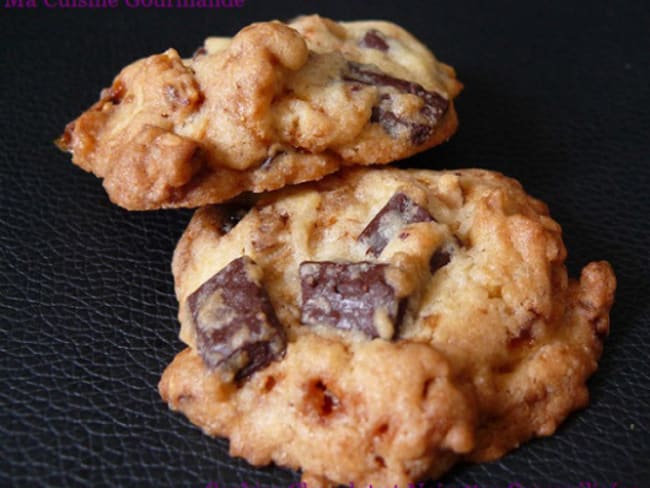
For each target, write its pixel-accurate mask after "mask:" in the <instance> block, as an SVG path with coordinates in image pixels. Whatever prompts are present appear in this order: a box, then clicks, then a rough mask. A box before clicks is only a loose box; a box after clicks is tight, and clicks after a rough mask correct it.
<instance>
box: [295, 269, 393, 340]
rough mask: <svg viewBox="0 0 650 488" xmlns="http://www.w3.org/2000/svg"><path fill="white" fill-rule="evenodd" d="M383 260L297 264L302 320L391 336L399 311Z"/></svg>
mask: <svg viewBox="0 0 650 488" xmlns="http://www.w3.org/2000/svg"><path fill="white" fill-rule="evenodd" d="M387 268H388V265H386V264H376V263H370V262H365V261H364V262H360V263H333V262H330V261H323V262H315V261H306V262H303V263H301V264H300V284H301V287H302V315H301V320H302V323H303V324H307V325H318V324H324V325H329V326H331V327H336V328H337V329H342V330H358V331H361V332H363V333H364V334H366V335H367V336H369V337H371V338H375V337H382V338H384V339H391V338H392V337H393V336H394V335H395V330H396V328H397V326H398V325H399V324H398V318H399V315H400V303H399V300H398V299H397V297H396V296H395V290H394V289H393V287H392V286H390V285H389V284H388V283H387V282H386V269H387Z"/></svg>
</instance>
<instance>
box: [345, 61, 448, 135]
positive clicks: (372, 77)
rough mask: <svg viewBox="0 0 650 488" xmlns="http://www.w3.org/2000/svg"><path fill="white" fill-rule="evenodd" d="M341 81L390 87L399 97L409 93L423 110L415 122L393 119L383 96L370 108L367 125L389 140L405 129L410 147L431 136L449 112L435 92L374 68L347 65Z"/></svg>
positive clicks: (385, 95)
mask: <svg viewBox="0 0 650 488" xmlns="http://www.w3.org/2000/svg"><path fill="white" fill-rule="evenodd" d="M342 76H343V80H345V81H353V82H356V83H361V84H364V85H374V86H378V87H381V86H390V87H393V88H395V89H396V90H397V91H399V92H400V93H410V94H411V95H416V96H418V97H420V98H421V99H422V100H423V102H424V106H423V107H422V108H421V109H420V111H419V114H418V115H419V116H418V118H417V119H418V120H408V119H404V118H401V117H399V116H397V115H396V114H395V113H394V112H393V111H392V110H391V107H392V99H391V96H390V95H388V94H383V95H382V96H381V97H380V99H379V105H377V106H375V107H373V110H372V117H371V119H370V120H371V122H376V123H378V124H380V125H381V126H382V127H383V128H384V130H386V132H388V133H389V134H391V135H392V136H396V135H397V128H398V127H400V126H403V127H406V128H407V129H408V130H409V131H410V137H411V144H413V145H415V146H419V145H420V144H423V143H424V142H426V140H427V139H428V138H429V137H430V136H431V133H432V132H433V129H434V127H435V126H436V125H437V124H438V122H439V121H440V119H441V118H442V116H443V115H444V114H445V113H446V112H447V110H448V108H449V100H447V99H446V98H444V97H443V96H442V95H440V94H439V93H437V92H430V91H427V90H425V89H424V87H423V86H422V85H419V84H418V83H414V82H411V81H407V80H402V79H399V78H394V77H392V76H390V75H388V74H386V73H383V72H381V71H376V68H374V69H373V68H372V67H371V66H364V65H362V64H359V63H353V62H350V63H348V65H347V70H346V71H345V72H344V73H343V75H342Z"/></svg>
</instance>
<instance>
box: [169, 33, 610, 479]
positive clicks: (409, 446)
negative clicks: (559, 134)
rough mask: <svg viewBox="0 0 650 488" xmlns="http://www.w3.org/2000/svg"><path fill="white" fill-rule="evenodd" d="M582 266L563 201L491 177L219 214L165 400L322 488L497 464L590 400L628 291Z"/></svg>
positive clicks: (192, 237)
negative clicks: (554, 213)
mask: <svg viewBox="0 0 650 488" xmlns="http://www.w3.org/2000/svg"><path fill="white" fill-rule="evenodd" d="M366 31H367V32H370V34H367V33H364V35H363V36H360V40H359V42H360V43H361V44H364V45H366V46H369V47H368V49H373V50H375V51H377V52H379V53H383V52H384V49H385V46H384V44H386V45H388V46H389V49H390V48H391V46H392V41H391V38H390V37H386V38H385V37H384V36H383V35H380V34H379V33H377V32H374V31H372V30H371V29H367V30H366ZM366 31H364V32H366ZM379 32H383V31H379ZM565 257H566V251H565V248H564V245H563V243H562V239H561V228H560V226H559V225H558V224H557V223H556V222H555V221H554V220H552V219H551V217H550V216H549V213H548V209H547V208H546V206H545V205H544V204H543V203H542V202H540V201H539V200H536V199H534V198H532V197H530V196H528V195H527V194H526V193H525V192H524V191H523V189H522V188H521V186H520V185H519V184H518V183H517V182H516V181H514V180H512V179H509V178H506V177H504V176H502V175H500V174H497V173H492V172H488V171H482V170H463V171H455V172H434V171H424V170H410V171H405V170H397V169H392V168H384V169H372V170H371V169H365V170H359V169H347V170H344V171H341V172H340V173H337V174H336V175H330V176H328V177H326V178H324V179H322V180H321V181H319V182H315V183H305V184H303V185H299V186H297V187H291V188H285V189H283V190H280V191H278V192H275V193H271V194H267V195H263V196H261V197H259V199H258V200H257V202H256V203H255V204H254V205H253V206H252V207H251V208H250V209H248V210H245V209H244V210H242V208H240V207H234V206H232V205H231V206H211V207H206V208H202V209H200V210H198V211H197V212H196V214H195V216H194V218H193V219H192V221H191V223H190V224H189V227H188V229H187V230H186V232H185V234H184V235H183V237H182V239H181V241H180V243H179V245H178V247H177V249H176V252H175V255H174V261H173V272H174V277H175V287H176V293H177V296H178V300H179V303H180V311H179V318H180V322H181V332H180V337H181V339H182V340H183V341H184V342H185V343H186V344H187V346H188V347H187V348H186V349H185V350H184V351H183V352H181V353H180V354H178V356H177V357H176V358H175V359H174V360H173V362H172V363H171V364H170V365H169V366H168V368H167V369H166V371H165V373H164V374H163V377H162V379H161V381H160V385H159V389H160V394H161V396H162V398H163V399H164V401H165V402H167V403H168V404H169V406H170V407H171V408H172V409H174V410H179V411H181V412H183V413H184V414H185V415H187V417H188V418H189V419H190V420H191V421H192V422H193V423H195V424H196V425H198V426H199V427H201V428H202V429H203V431H205V432H206V433H207V434H210V435H215V436H225V437H228V438H229V439H230V451H231V454H232V455H234V456H241V457H244V458H245V459H247V460H248V461H249V462H250V463H252V464H255V465H263V464H267V463H270V462H275V463H276V464H278V465H283V466H288V467H292V468H294V469H300V470H302V473H303V480H304V481H306V482H307V483H309V484H310V486H311V485H314V486H331V485H337V484H349V483H350V482H351V481H354V482H355V484H356V485H357V486H367V485H369V484H373V485H374V486H393V485H397V486H407V484H408V483H409V482H413V481H416V480H420V479H426V478H430V477H437V476H439V475H441V474H442V473H443V472H444V471H445V470H447V469H448V468H449V467H450V466H451V465H452V464H453V463H455V462H456V461H458V460H463V459H464V460H471V461H483V460H491V459H495V458H498V457H499V456H501V455H503V454H504V453H506V452H507V451H509V450H511V449H514V448H516V447H518V446H519V445H520V444H521V443H522V442H524V441H526V440H527V439H529V438H531V437H535V436H546V435H550V434H552V433H553V432H554V431H555V429H556V428H557V426H558V425H559V423H560V422H562V420H563V419H564V418H566V416H567V415H568V414H569V413H570V412H571V411H573V410H575V409H578V408H581V407H584V406H585V405H586V404H587V402H588V391H587V388H586V386H585V382H586V380H587V379H588V378H589V376H590V375H591V374H592V373H593V372H594V370H595V369H596V367H597V363H596V361H597V359H598V358H599V356H600V353H601V348H602V339H603V337H604V336H605V335H606V334H607V332H608V330H609V310H610V307H611V305H612V302H613V296H614V290H615V286H616V281H615V277H614V274H613V272H612V269H611V267H610V265H609V264H608V263H606V262H604V261H601V262H593V263H590V264H588V265H587V266H586V267H585V268H584V269H583V270H582V273H581V276H580V278H579V280H570V279H569V278H568V277H567V271H566V268H565V266H564V260H565ZM242 294H243V295H246V296H249V297H250V299H249V300H246V301H245V304H244V302H243V301H242V300H241V297H242V296H243V295H242ZM215 331H217V332H218V333H213V332H215ZM244 353H245V354H244ZM233 355H234V356H235V357H236V360H229V359H228V358H230V357H231V356H233Z"/></svg>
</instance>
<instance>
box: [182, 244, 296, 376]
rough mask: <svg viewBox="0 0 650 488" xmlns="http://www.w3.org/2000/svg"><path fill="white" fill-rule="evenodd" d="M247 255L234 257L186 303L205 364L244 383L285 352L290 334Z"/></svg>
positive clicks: (256, 269) (199, 351) (253, 263)
mask: <svg viewBox="0 0 650 488" xmlns="http://www.w3.org/2000/svg"><path fill="white" fill-rule="evenodd" d="M259 272H260V270H259V267H258V266H257V264H255V262H254V261H253V260H252V259H250V258H249V257H247V256H244V257H241V258H238V259H235V260H234V261H231V262H230V263H229V264H228V265H227V266H226V267H225V268H223V269H222V270H221V271H219V272H218V273H217V274H215V275H214V276H213V277H212V278H210V279H209V280H208V281H206V282H205V283H203V284H202V285H201V286H200V287H199V288H198V289H197V290H196V291H195V292H194V293H192V294H191V295H190V296H189V297H188V299H187V303H188V305H189V308H190V313H191V314H192V320H193V322H194V327H195V331H196V347H197V350H198V353H199V355H200V356H201V358H203V362H204V363H205V364H206V366H207V367H208V368H210V369H217V368H219V370H220V371H221V373H222V376H223V377H224V378H225V379H226V380H228V381H232V380H234V381H237V382H239V381H242V380H243V379H245V378H246V377H248V376H250V375H251V374H253V373H254V372H255V371H258V370H260V369H262V368H264V367H266V366H267V365H268V364H269V363H270V362H271V361H273V360H275V359H277V358H278V357H280V356H282V355H283V354H284V350H285V348H286V337H285V334H284V331H283V329H282V326H281V325H280V323H279V321H278V319H277V318H276V316H275V311H274V310H273V306H272V305H271V302H270V300H269V297H268V295H267V293H266V290H264V288H262V286H261V285H260V284H259V282H258V279H257V278H256V277H255V276H254V275H255V274H256V273H259Z"/></svg>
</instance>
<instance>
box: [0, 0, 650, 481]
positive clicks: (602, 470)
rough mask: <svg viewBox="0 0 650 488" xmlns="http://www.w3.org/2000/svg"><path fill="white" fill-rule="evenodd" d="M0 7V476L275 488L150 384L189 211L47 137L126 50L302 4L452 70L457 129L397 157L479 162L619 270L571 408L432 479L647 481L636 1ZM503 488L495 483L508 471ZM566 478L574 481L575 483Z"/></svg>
mask: <svg viewBox="0 0 650 488" xmlns="http://www.w3.org/2000/svg"><path fill="white" fill-rule="evenodd" d="M39 5H40V6H39V8H38V9H36V10H33V11H30V12H27V11H17V10H8V9H4V8H1V7H0V36H1V39H2V48H1V50H0V178H1V189H0V208H1V214H0V249H1V251H0V252H1V254H0V266H1V271H2V272H1V273H0V297H1V298H0V311H1V317H2V319H1V325H0V348H1V355H0V368H1V376H0V378H1V379H0V381H1V382H2V383H1V385H0V405H1V409H2V410H1V413H0V416H1V417H0V485H1V486H143V487H148V486H191V487H203V486H206V484H207V483H208V482H209V481H214V482H218V483H219V486H224V485H226V484H227V485H228V486H232V484H234V483H236V482H241V481H245V482H246V483H248V484H249V485H254V484H255V483H259V484H264V485H270V484H273V485H276V486H285V485H288V484H289V483H290V482H293V481H296V480H297V479H298V477H297V475H295V474H293V473H290V472H287V471H284V470H280V469H277V468H268V469H264V470H258V469H252V468H250V467H248V466H247V465H246V463H244V462H243V461H241V460H233V459H230V458H229V457H228V456H227V444H226V442H224V441H219V440H217V441H215V440H213V439H210V438H208V437H206V436H203V435H202V434H201V433H200V432H199V431H198V430H197V429H196V428H194V427H193V426H192V425H190V424H189V423H188V422H187V421H186V420H185V419H184V417H182V416H181V415H178V414H174V413H172V412H169V411H168V410H167V408H166V407H165V405H163V404H162V402H161V401H160V400H159V398H158V394H157V391H156V385H157V382H158V378H159V375H160V373H161V371H162V370H163V368H164V367H165V365H166V364H167V363H168V362H169V361H170V360H171V359H172V357H173V356H174V354H175V353H176V352H178V351H179V350H180V349H181V347H182V346H181V344H180V342H179V341H178V340H177V339H176V333H177V329H178V326H177V322H176V318H175V314H176V304H175V300H174V297H173V294H172V278H171V273H170V260H171V254H172V250H173V248H174V245H175V242H176V240H177V239H178V237H179V236H180V234H181V232H182V230H183V228H184V226H185V224H186V223H187V221H188V219H189V216H190V212H188V211H166V212H162V211H160V212H150V213H128V212H126V211H123V210H121V209H119V208H117V207H115V206H112V205H111V204H110V203H109V202H108V199H107V198H106V196H105V194H104V192H103V190H102V188H101V185H100V182H99V181H98V180H96V179H95V178H94V177H92V176H90V175H87V174H85V173H83V172H82V171H81V170H79V169H78V168H76V167H74V166H73V165H72V164H71V163H70V161H69V158H68V156H66V155H64V154H61V153H59V152H58V151H57V150H56V149H55V148H54V146H53V145H52V143H51V141H52V140H53V139H54V138H55V137H56V136H57V135H58V134H59V132H60V131H61V130H62V128H63V127H64V125H65V123H66V122H68V121H69V120H71V119H72V118H73V117H74V116H76V115H77V114H78V113H79V112H80V111H81V110H82V109H84V108H85V107H87V106H88V105H90V104H91V103H92V102H94V101H95V99H96V96H97V94H98V92H99V90H100V89H101V88H102V87H104V86H107V85H108V84H109V83H110V81H111V79H112V77H113V76H114V74H116V73H117V71H118V70H119V69H120V68H121V67H122V66H123V65H125V64H126V63H128V62H130V61H132V60H134V59H135V58H137V57H140V56H144V55H147V54H150V53H153V52H158V51H162V50H164V49H166V48H167V47H168V46H174V47H177V48H178V49H179V50H180V52H181V53H182V54H185V55H187V54H189V53H191V52H192V51H193V49H194V48H195V47H196V46H198V45H199V44H200V43H201V42H202V39H203V37H204V36H206V35H208V34H220V35H224V34H233V33H234V32H236V31H237V30H238V29H239V28H240V27H242V26H244V25H246V24H248V23H249V22H251V21H254V20H265V19H269V18H289V17H292V16H294V15H296V14H299V13H301V12H305V11H306V12H312V11H319V12H320V13H322V14H326V15H329V16H333V17H335V18H346V19H353V18H368V17H376V18H382V17H383V18H388V19H391V20H394V21H396V22H398V23H401V24H402V25H404V26H405V27H407V28H408V29H409V30H411V31H413V32H414V33H415V34H416V35H418V36H419V37H420V38H422V39H424V40H425V41H426V42H427V44H429V45H430V46H432V47H433V49H434V50H435V51H436V53H437V54H438V55H439V57H440V58H441V59H443V60H445V61H448V62H449V63H452V64H453V65H454V66H455V67H456V68H457V70H458V73H459V76H460V78H461V80H462V81H463V82H464V83H465V85H466V89H465V91H464V92H463V94H462V95H461V97H460V99H459V101H458V112H459V116H460V120H461V126H460V130H459V132H458V134H457V136H456V137H455V138H454V139H453V140H452V141H451V142H450V143H448V144H447V145H445V146H444V147H442V148H439V149H437V150H433V151H431V152H428V153H427V154H425V155H422V156H419V157H416V158H414V159H413V160H411V161H409V162H408V163H406V164H405V165H410V166H422V167H436V168H442V167H447V168H458V167H463V166H479V167H487V168H492V169H496V170H500V171H503V172H505V173H506V174H509V175H511V176H514V177H516V178H518V179H519V180H521V181H522V183H523V184H524V186H525V187H526V189H527V190H528V191H529V192H530V193H532V194H533V195H535V196H537V197H539V198H541V199H543V200H545V201H546V202H547V203H548V204H549V206H550V208H551V211H552V214H553V216H554V217H555V218H556V219H557V220H558V221H559V222H560V223H561V224H562V225H563V228H564V236H565V240H566V244H567V247H568V249H569V261H568V262H569V268H570V270H571V273H572V274H573V275H574V276H575V275H576V274H577V273H578V271H579V269H580V267H581V266H582V265H584V264H586V263H587V262H588V261H590V260H594V259H608V260H610V261H611V262H612V264H613V265H614V268H615V270H616V272H617V275H618V279H619V289H618V295H617V303H616V305H615V308H614V310H613V313H612V333H611V335H610V337H609V338H608V339H607V342H606V349H605V354H604V357H603V359H602V362H601V369H600V370H599V371H598V373H597V374H596V375H595V376H594V378H593V379H592V380H591V382H590V386H591V391H592V404H591V406H590V407H589V408H588V409H587V410H585V411H582V412H579V413H578V414H575V415H572V416H571V417H570V419H569V420H568V421H567V422H566V424H564V426H563V427H562V428H561V429H560V430H559V432H558V433H557V435H555V436H553V437H551V438H547V439H543V440H537V441H533V442H530V443H528V444H526V445H525V446H523V447H522V448H521V449H519V450H518V451H516V452H514V453H512V454H510V455H508V456H506V457H505V458H504V459H503V460H502V461H500V462H496V463H492V464H488V465H477V466H460V467H458V468H456V469H454V471H453V472H452V473H450V474H449V475H448V476H446V477H445V478H444V480H442V482H443V483H444V486H454V487H455V486H459V485H465V484H470V485H474V484H476V485H477V486H480V487H488V486H489V487H490V488H492V487H495V486H498V487H502V486H503V487H507V486H508V485H509V484H513V483H520V484H521V485H522V486H527V487H529V486H531V485H533V484H536V485H537V486H538V487H544V488H546V487H549V486H553V487H557V486H571V487H574V486H579V483H580V482H588V481H591V482H592V485H591V486H592V488H593V487H594V486H595V485H593V483H594V482H597V483H598V487H605V486H606V487H610V486H612V484H613V483H615V482H618V483H619V485H618V486H619V487H620V486H637V487H648V486H650V466H649V464H650V435H649V433H648V430H649V429H650V413H649V412H650V367H649V366H648V363H649V360H650V355H649V353H648V347H649V345H650V305H649V298H650V278H649V276H648V275H649V273H650V265H649V264H650V258H649V253H648V249H649V247H650V219H649V218H648V215H649V214H650V197H649V196H648V188H647V187H648V184H649V183H650V142H649V139H650V110H649V107H650V84H649V82H648V80H650V57H649V55H648V53H649V52H650V42H649V39H650V36H649V34H648V30H649V28H650V9H649V7H648V6H647V2H643V1H639V2H636V3H634V2H625V3H623V2H606V1H598V2H583V3H581V4H579V3H570V2H556V1H553V2H536V3H535V4H532V3H528V2H514V1H513V2H489V3H488V2H478V1H469V0H463V1H449V2H443V1H440V2H429V1H407V0H404V1H381V2H373V3H372V4H365V5H364V3H363V2H355V1H352V0H347V1H328V2H318V3H317V2H304V3H303V2H299V1H298V0H295V1H292V2H290V1H286V2H281V1H262V0H248V1H247V2H246V5H245V7H244V8H242V9H239V10H230V11H227V10H219V11H217V10H213V11H200V10H195V11H192V10H186V11H183V10H175V9H172V10H154V9H149V10H146V9H127V8H119V9H115V10H97V11H81V10H67V11H66V10H62V9H47V8H46V7H45V6H44V5H43V4H42V3H40V2H39ZM2 6H4V1H3V2H2ZM513 486H517V485H513ZM584 488H587V485H584Z"/></svg>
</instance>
